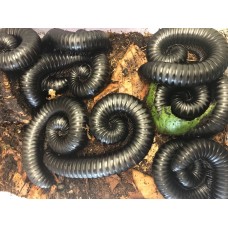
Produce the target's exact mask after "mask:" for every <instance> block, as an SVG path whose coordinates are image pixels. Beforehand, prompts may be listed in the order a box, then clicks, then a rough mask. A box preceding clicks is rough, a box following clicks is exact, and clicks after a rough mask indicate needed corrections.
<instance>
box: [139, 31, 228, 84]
mask: <svg viewBox="0 0 228 228" xmlns="http://www.w3.org/2000/svg"><path fill="white" fill-rule="evenodd" d="M191 46H192V49H193V52H195V50H197V47H199V49H200V51H199V52H198V53H200V55H199V57H200V61H198V62H195V63H191V64H189V63H187V62H186V61H185V62H184V63H183V61H184V58H185V56H186V53H187V52H186V51H185V49H187V48H189V49H190V50H191ZM193 47H194V48H193ZM201 49H203V51H201ZM186 57H187V56H186ZM202 58H204V59H202ZM147 59H148V62H147V63H145V64H143V65H142V66H141V67H140V68H139V75H141V76H142V77H143V78H145V79H147V80H149V81H153V82H158V83H163V84H169V85H175V86H192V85H200V84H204V83H208V82H211V81H214V80H216V79H218V78H219V77H221V75H222V74H223V73H224V71H225V70H226V68H227V66H228V44H227V42H226V40H225V38H224V37H223V36H222V35H221V34H220V33H219V32H218V31H216V30H215V29H203V28H199V29H187V28H185V29H178V28H173V29H172V28H170V29H160V30H159V31H158V32H157V33H156V34H154V35H153V36H152V38H151V39H150V41H149V42H148V46H147ZM186 60H187V58H186Z"/></svg>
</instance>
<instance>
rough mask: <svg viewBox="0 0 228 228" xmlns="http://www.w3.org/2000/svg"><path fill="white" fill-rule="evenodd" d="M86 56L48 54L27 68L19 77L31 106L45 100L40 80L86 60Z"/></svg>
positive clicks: (36, 105) (38, 104) (37, 105)
mask: <svg viewBox="0 0 228 228" xmlns="http://www.w3.org/2000/svg"><path fill="white" fill-rule="evenodd" d="M87 59H88V57H83V56H77V55H67V54H48V55H43V56H42V58H40V59H39V61H38V62H37V63H36V64H35V65H34V66H33V67H32V68H31V69H29V70H28V71H27V72H26V73H25V74H24V75H22V78H21V89H22V91H23V93H24V95H25V97H26V99H27V102H28V103H29V104H30V105H31V106H32V107H35V108H37V107H39V106H40V105H41V104H42V102H43V101H44V100H45V96H44V93H43V91H42V86H41V84H42V80H43V79H44V78H45V77H47V76H48V74H49V73H52V72H54V71H58V70H61V69H63V68H67V67H70V66H72V65H74V64H78V63H82V62H84V61H86V60H87Z"/></svg>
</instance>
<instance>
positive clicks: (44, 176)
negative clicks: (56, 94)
mask: <svg viewBox="0 0 228 228" xmlns="http://www.w3.org/2000/svg"><path fill="white" fill-rule="evenodd" d="M85 127H86V115H85V110H84V108H83V107H82V105H81V104H80V103H79V102H77V101H75V100H73V99H72V98H68V97H60V98H58V99H56V100H52V101H49V102H48V103H46V104H45V105H44V106H43V107H42V108H41V109H40V110H39V112H38V113H37V114H36V115H35V116H34V117H33V119H32V120H31V122H30V124H29V125H28V127H27V128H26V130H25V133H24V139H23V149H22V162H23V167H24V169H25V171H26V173H27V175H28V177H29V179H30V180H31V181H32V183H34V184H35V185H37V186H40V187H42V188H48V187H50V186H51V185H52V184H54V177H53V176H52V174H51V172H50V171H49V170H48V169H47V168H46V167H45V165H44V164H43V154H44V149H45V147H44V140H45V138H44V136H45V135H46V140H47V142H49V143H48V146H49V147H51V148H53V149H54V150H55V151H56V152H57V153H59V154H68V153H72V151H74V150H75V149H77V148H80V147H81V146H82V145H83V144H84V143H85V141H86V130H85ZM45 128H47V130H46V133H45Z"/></svg>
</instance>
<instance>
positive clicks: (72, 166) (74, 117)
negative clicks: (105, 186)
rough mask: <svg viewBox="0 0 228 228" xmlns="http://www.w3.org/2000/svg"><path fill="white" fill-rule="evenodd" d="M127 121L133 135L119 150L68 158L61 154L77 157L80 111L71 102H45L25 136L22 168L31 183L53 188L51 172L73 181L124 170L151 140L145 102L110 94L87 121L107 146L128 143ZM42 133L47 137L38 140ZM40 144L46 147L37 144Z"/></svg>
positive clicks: (139, 157) (82, 129)
mask: <svg viewBox="0 0 228 228" xmlns="http://www.w3.org/2000/svg"><path fill="white" fill-rule="evenodd" d="M129 121H130V122H131V128H130V129H131V131H132V133H131V134H130V135H131V136H130V139H127V143H126V144H125V145H124V146H123V147H121V148H120V149H116V150H115V151H112V152H110V153H108V154H105V155H99V156H95V157H82V158H81V157H79V158H76V157H75V158H69V157H68V156H66V155H64V154H68V152H72V153H76V152H77V148H76V146H78V147H80V145H81V146H82V145H83V143H84V141H85V140H84V139H83V138H84V137H85V129H86V128H85V127H86V126H85V124H86V121H85V114H84V111H83V110H82V108H81V106H80V105H79V104H78V102H76V101H74V100H73V99H72V98H67V97H60V98H57V99H56V100H52V101H49V102H48V103H46V104H45V105H44V106H43V107H42V108H41V109H40V111H39V112H38V113H37V115H36V116H35V117H34V118H33V120H32V121H31V122H30V124H29V126H28V127H27V129H26V132H25V135H24V143H23V165H24V168H25V170H26V172H27V174H28V177H29V179H30V180H31V181H32V182H33V183H34V184H36V185H38V186H40V187H43V188H47V187H50V186H51V185H52V184H53V177H52V176H51V172H53V173H56V174H58V175H62V176H66V177H71V178H97V177H103V176H108V175H111V174H116V173H120V172H122V171H125V170H127V169H128V168H130V167H132V166H133V165H135V164H137V163H138V162H140V161H141V160H142V159H143V158H144V157H145V156H146V154H147V153H148V151H149V149H150V147H151V145H152V142H153V135H154V132H153V126H152V120H151V117H150V114H149V112H148V110H147V109H146V108H145V107H144V104H143V102H141V101H140V100H139V99H137V98H135V97H133V96H130V95H127V94H110V95H107V96H106V97H104V98H102V99H101V100H100V101H98V102H97V104H96V105H95V106H94V108H93V109H92V112H91V114H90V117H89V127H90V130H91V132H92V134H94V136H95V137H96V139H97V140H99V141H101V142H102V143H106V144H110V143H117V142H119V141H124V140H126V138H127V137H128V133H129ZM41 133H42V134H43V135H45V136H46V138H45V139H42V138H40V137H41ZM70 139H71V140H72V141H73V142H71V141H70ZM82 139H83V140H84V141H82ZM44 140H45V141H46V143H47V148H44V146H41V144H44ZM44 150H45V152H44ZM43 153H44V157H43ZM60 153H61V154H62V155H61V156H59V154H60ZM43 162H44V164H45V165H44V164H42V163H43ZM48 170H50V171H51V172H50V171H48Z"/></svg>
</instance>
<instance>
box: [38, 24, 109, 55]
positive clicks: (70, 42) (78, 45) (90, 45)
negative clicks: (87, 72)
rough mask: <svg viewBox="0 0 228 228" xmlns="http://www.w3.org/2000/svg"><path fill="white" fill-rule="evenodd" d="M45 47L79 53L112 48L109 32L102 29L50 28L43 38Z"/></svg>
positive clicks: (103, 50)
mask: <svg viewBox="0 0 228 228" xmlns="http://www.w3.org/2000/svg"><path fill="white" fill-rule="evenodd" d="M42 43H43V46H44V47H47V48H48V49H51V50H60V51H70V52H74V53H77V54H82V53H90V54H91V53H92V54H94V53H96V52H105V51H107V50H109V48H110V41H109V37H108V34H107V33H106V32H103V31H100V30H93V31H86V30H84V29H79V30H77V31H76V32H70V31H65V30H62V29H56V28H54V29H50V30H49V31H48V32H47V33H46V34H45V36H44V37H43V39H42Z"/></svg>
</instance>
